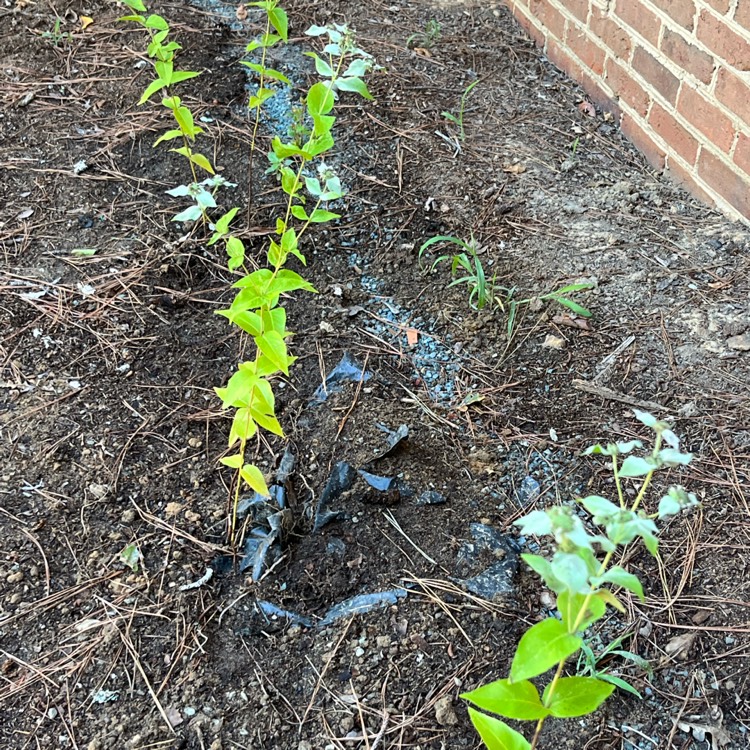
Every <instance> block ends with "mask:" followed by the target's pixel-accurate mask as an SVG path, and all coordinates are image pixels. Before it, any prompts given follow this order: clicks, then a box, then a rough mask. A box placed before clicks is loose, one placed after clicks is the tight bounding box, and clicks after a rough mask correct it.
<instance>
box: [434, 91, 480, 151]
mask: <svg viewBox="0 0 750 750" xmlns="http://www.w3.org/2000/svg"><path fill="white" fill-rule="evenodd" d="M478 83H479V79H478V78H477V80H476V81H472V82H471V83H470V84H469V85H468V86H467V87H466V88H465V89H464V93H463V94H461V104H460V106H459V108H458V115H454V114H453V113H452V112H441V113H440V114H442V115H443V117H445V119H446V120H448V121H449V122H452V123H454V124H455V125H458V129H459V133H460V137H461V143H463V142H464V141H465V140H466V132H465V131H464V112H465V111H466V100H467V99H468V97H469V94H470V93H471V92H472V90H473V89H474V86H476V85H477V84H478Z"/></svg>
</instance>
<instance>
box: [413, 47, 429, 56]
mask: <svg viewBox="0 0 750 750" xmlns="http://www.w3.org/2000/svg"><path fill="white" fill-rule="evenodd" d="M414 54H415V55H421V56H422V57H432V53H431V52H430V50H428V49H427V48H426V47H415V48H414Z"/></svg>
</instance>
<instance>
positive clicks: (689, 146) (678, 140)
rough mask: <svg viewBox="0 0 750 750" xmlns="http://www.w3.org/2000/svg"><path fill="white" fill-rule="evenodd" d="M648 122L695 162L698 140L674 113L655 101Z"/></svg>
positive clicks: (685, 157)
mask: <svg viewBox="0 0 750 750" xmlns="http://www.w3.org/2000/svg"><path fill="white" fill-rule="evenodd" d="M648 124H649V125H651V127H652V128H653V129H654V131H655V132H656V133H658V134H659V135H660V136H661V137H662V139H663V140H664V141H666V143H667V144H668V145H669V146H670V148H672V149H674V151H676V152H677V153H678V154H679V155H680V156H681V157H682V158H683V159H684V160H685V161H686V162H688V163H689V164H694V163H695V157H696V156H697V155H698V141H697V140H696V139H695V138H693V136H692V135H690V133H688V131H687V130H686V129H685V128H684V127H682V125H680V123H679V122H677V120H676V119H675V116H674V114H673V113H671V112H667V110H666V109H664V107H662V106H661V105H660V104H659V103H658V102H654V103H653V104H652V105H651V111H650V112H649V115H648Z"/></svg>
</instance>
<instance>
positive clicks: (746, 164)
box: [734, 133, 750, 174]
mask: <svg viewBox="0 0 750 750" xmlns="http://www.w3.org/2000/svg"><path fill="white" fill-rule="evenodd" d="M734 163H735V164H736V165H737V166H738V167H739V168H740V169H741V170H742V171H743V172H746V173H747V174H750V138H748V136H746V135H745V134H744V133H740V137H739V138H738V139H737V145H736V146H735V149H734Z"/></svg>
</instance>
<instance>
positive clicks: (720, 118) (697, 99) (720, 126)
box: [677, 85, 734, 153]
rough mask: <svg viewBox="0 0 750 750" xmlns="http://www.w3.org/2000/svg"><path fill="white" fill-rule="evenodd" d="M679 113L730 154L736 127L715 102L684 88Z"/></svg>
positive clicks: (693, 90)
mask: <svg viewBox="0 0 750 750" xmlns="http://www.w3.org/2000/svg"><path fill="white" fill-rule="evenodd" d="M677 111H678V112H679V113H680V114H681V115H682V116H683V117H684V118H685V119H686V120H687V121H688V122H689V123H690V124H692V125H694V126H695V127H696V128H698V130H700V131H701V133H703V134H704V135H706V136H707V137H708V139H709V141H710V142H711V143H713V144H714V146H716V147H717V148H720V149H721V150H722V151H725V152H726V153H729V150H730V149H731V148H732V143H733V142H734V125H733V124H732V121H731V120H730V119H729V118H728V117H727V116H726V115H725V114H724V113H723V112H721V111H720V110H719V108H718V107H717V106H716V104H714V103H713V102H711V101H709V100H708V99H704V98H703V97H702V96H701V95H700V94H699V93H698V92H697V91H696V90H695V89H694V88H691V87H690V86H687V85H685V86H683V87H682V91H681V92H680V100H679V101H678V102H677Z"/></svg>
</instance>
